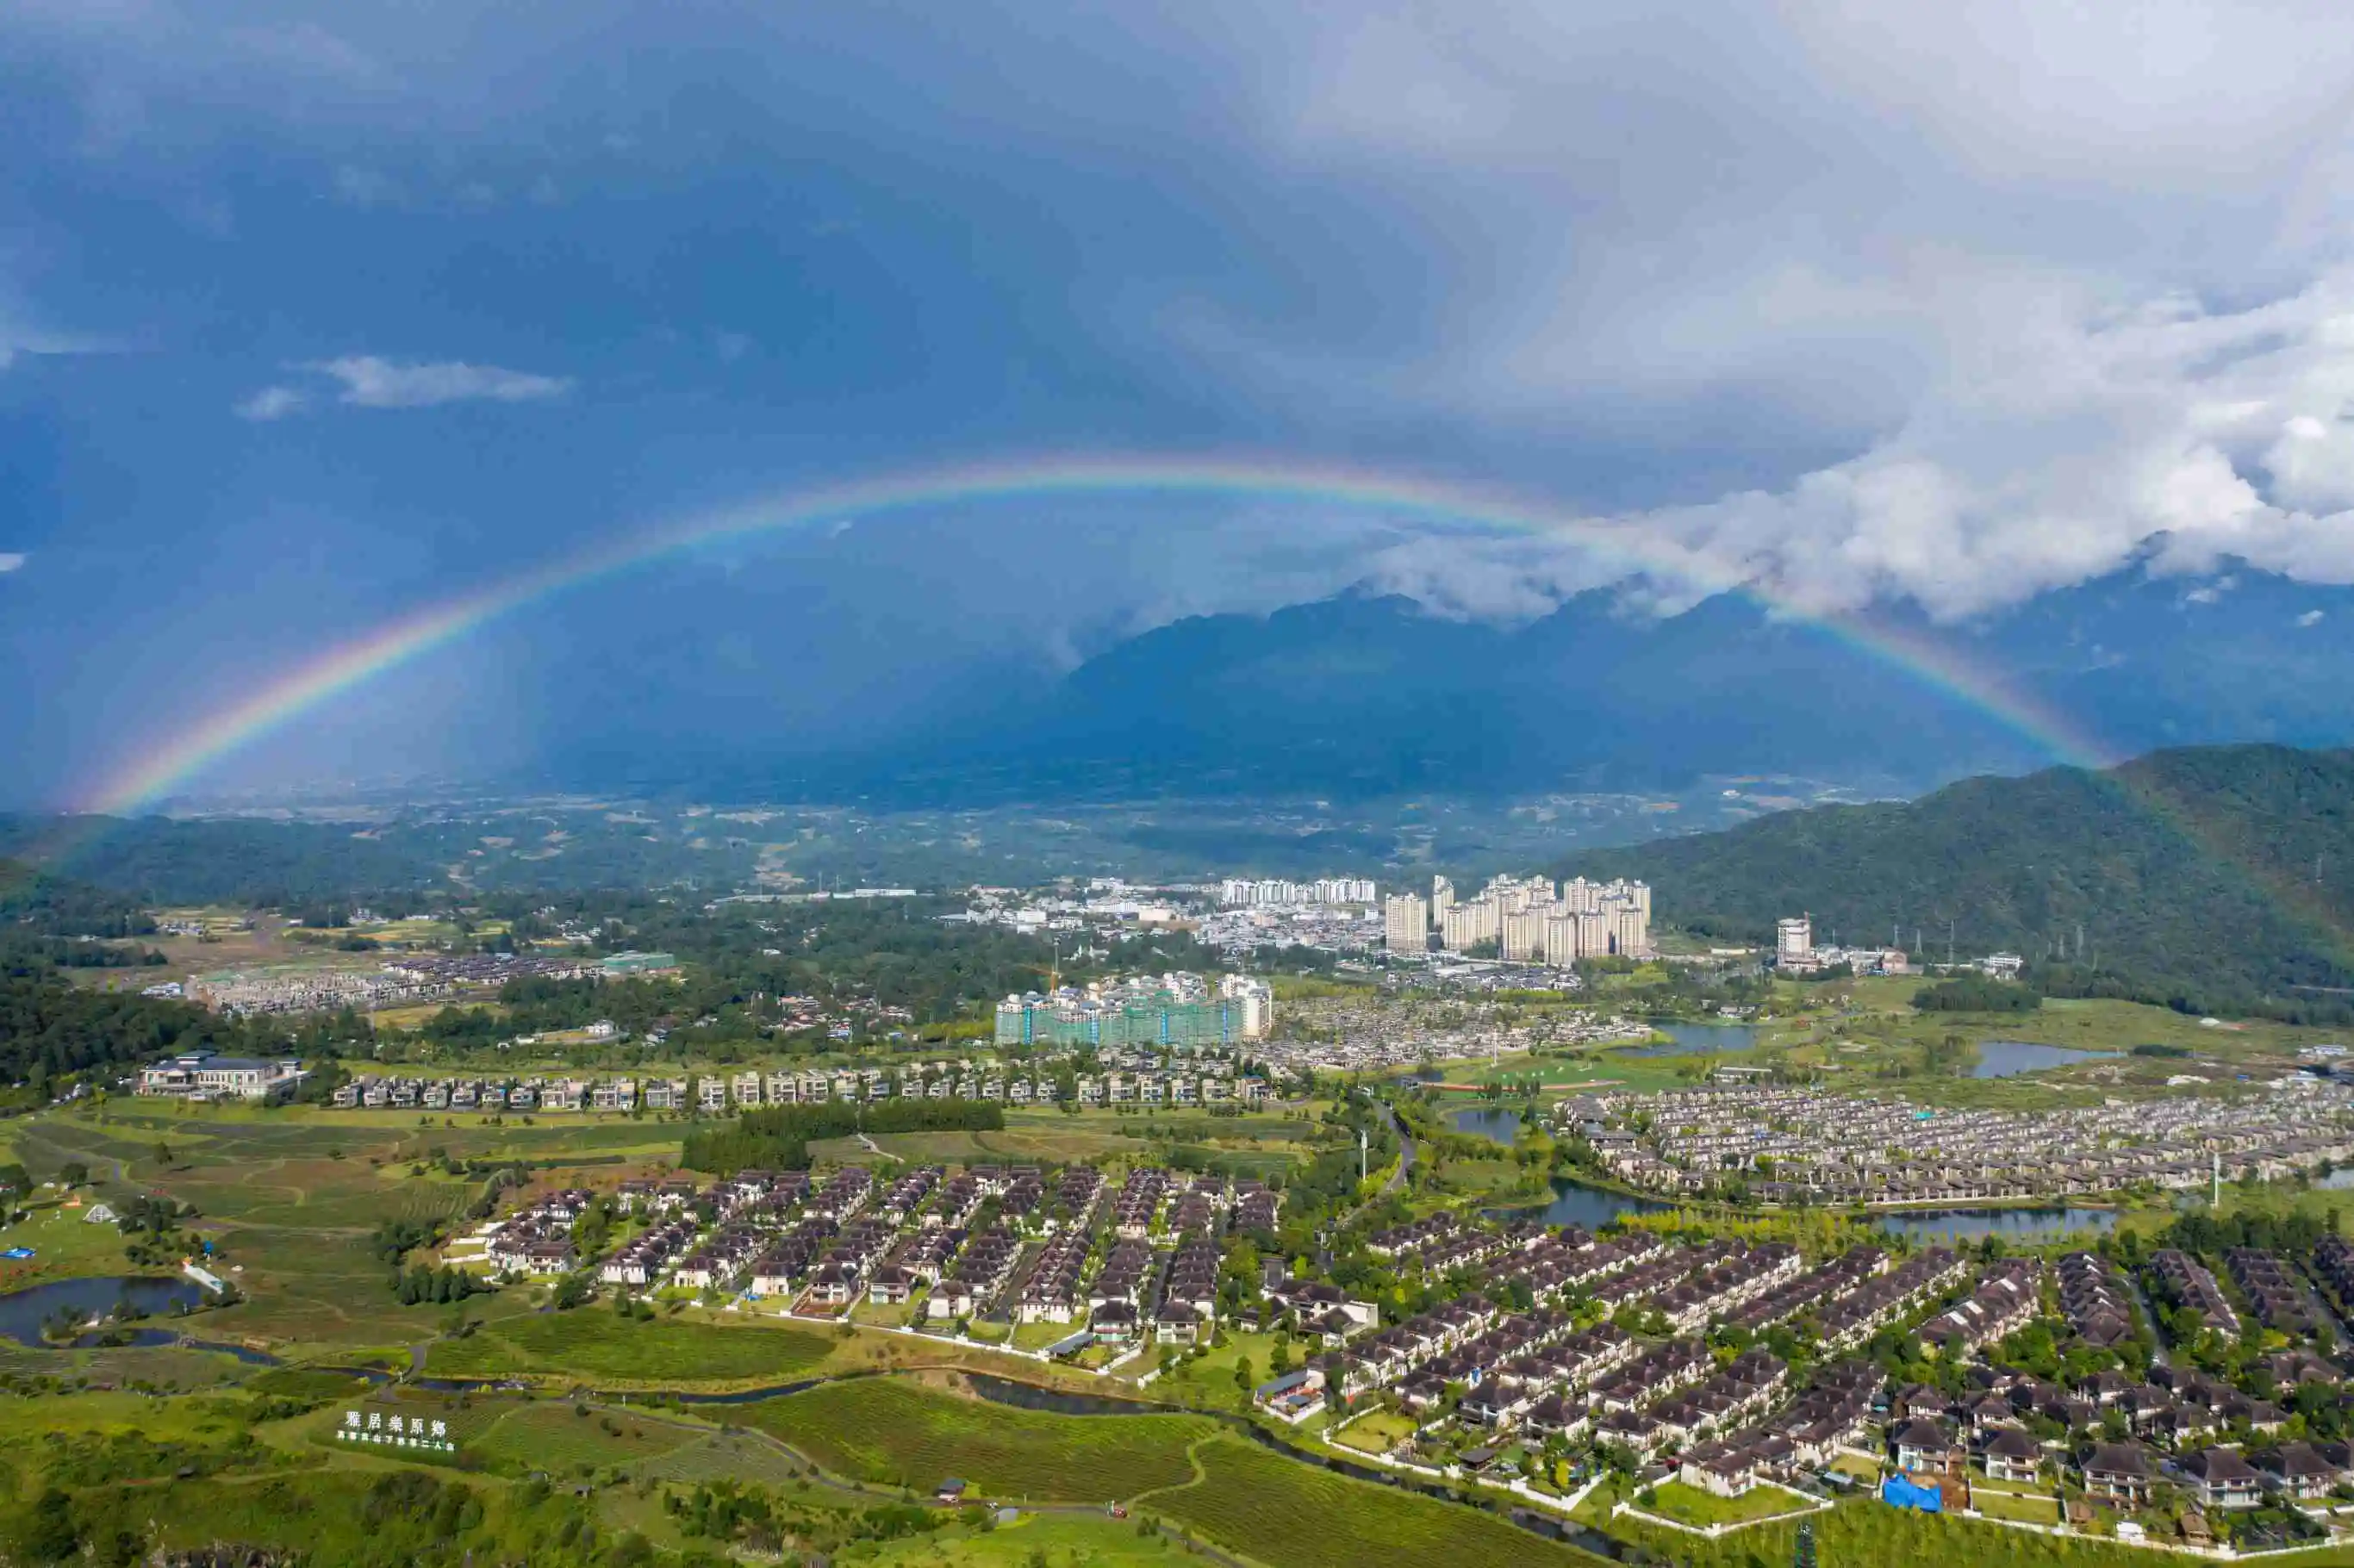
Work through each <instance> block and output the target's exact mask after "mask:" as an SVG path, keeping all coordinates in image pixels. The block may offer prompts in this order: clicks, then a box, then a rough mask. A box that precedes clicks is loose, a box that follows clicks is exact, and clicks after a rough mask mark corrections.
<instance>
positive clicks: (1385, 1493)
mask: <svg viewBox="0 0 2354 1568" xmlns="http://www.w3.org/2000/svg"><path fill="white" fill-rule="evenodd" d="M1193 1459H1194V1462H1195V1463H1197V1464H1198V1465H1199V1466H1200V1467H1201V1471H1202V1478H1201V1480H1200V1481H1198V1482H1194V1483H1192V1484H1189V1485H1186V1486H1183V1487H1180V1488H1176V1489H1172V1490H1169V1491H1165V1492H1158V1493H1155V1494H1153V1495H1152V1496H1150V1497H1149V1498H1146V1499H1143V1502H1142V1504H1141V1507H1142V1508H1143V1509H1145V1510H1150V1511H1151V1512H1153V1513H1157V1514H1161V1515H1165V1516H1166V1517H1168V1518H1170V1519H1172V1520H1175V1521H1177V1522H1178V1523H1180V1524H1182V1525H1184V1526H1186V1527H1187V1528H1189V1529H1191V1530H1192V1531H1193V1532H1194V1533H1196V1534H1198V1535H1200V1536H1202V1537H1203V1538H1204V1540H1207V1541H1211V1542H1215V1543H1216V1544H1218V1545H1220V1546H1225V1547H1227V1548H1230V1549H1231V1550H1233V1551H1235V1552H1242V1553H1243V1554H1244V1555H1246V1556H1248V1557H1252V1558H1255V1559H1257V1561H1259V1562H1261V1563H1270V1564H1275V1565H1277V1568H1427V1565H1428V1564H1431V1563H1444V1564H1446V1565H1447V1568H1518V1565H1521V1564H1543V1563H1562V1564H1566V1563H1591V1562H1592V1561H1593V1560H1592V1559H1591V1558H1589V1557H1587V1556H1586V1555H1585V1553H1583V1552H1575V1551H1572V1550H1571V1549H1570V1548H1568V1547H1566V1546H1560V1545H1556V1544H1554V1543H1553V1542H1549V1541H1546V1540H1544V1539H1543V1537H1541V1536H1537V1535H1532V1534H1531V1533H1529V1532H1528V1531H1523V1530H1522V1529H1520V1528H1518V1527H1517V1526H1515V1525H1511V1524H1508V1523H1506V1522H1505V1521H1503V1520H1500V1519H1497V1518H1495V1517H1494V1516H1492V1515H1490V1514H1487V1513H1484V1512H1481V1511H1479V1510H1476V1509H1469V1508H1463V1507H1459V1506H1457V1505H1455V1504H1451V1503H1447V1502H1442V1501H1439V1500H1438V1499H1434V1498H1427V1497H1424V1496H1422V1495H1420V1494H1418V1493H1416V1492H1411V1491H1406V1490H1404V1489H1398V1488H1393V1487H1384V1486H1378V1485H1375V1484H1374V1483H1373V1482H1371V1481H1358V1480H1352V1479H1350V1478H1348V1477H1346V1476H1341V1475H1338V1474H1336V1473H1334V1472H1332V1471H1331V1470H1326V1469H1320V1468H1319V1467H1316V1466H1313V1465H1308V1464H1303V1463H1301V1462H1300V1461H1299V1460H1297V1459H1288V1458H1286V1457H1283V1456H1282V1455H1280V1454H1275V1453H1270V1452H1269V1451H1267V1449H1264V1448H1261V1447H1259V1446H1257V1445H1256V1444H1254V1443H1251V1442H1249V1441H1248V1440H1247V1439H1245V1438H1241V1437H1235V1436H1225V1435H1221V1436H1216V1437H1214V1438H1212V1439H1210V1440H1209V1441H1207V1442H1204V1443H1201V1444H1199V1445H1197V1446H1195V1447H1194V1449H1193Z"/></svg>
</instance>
